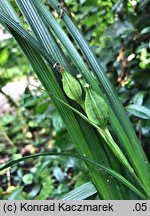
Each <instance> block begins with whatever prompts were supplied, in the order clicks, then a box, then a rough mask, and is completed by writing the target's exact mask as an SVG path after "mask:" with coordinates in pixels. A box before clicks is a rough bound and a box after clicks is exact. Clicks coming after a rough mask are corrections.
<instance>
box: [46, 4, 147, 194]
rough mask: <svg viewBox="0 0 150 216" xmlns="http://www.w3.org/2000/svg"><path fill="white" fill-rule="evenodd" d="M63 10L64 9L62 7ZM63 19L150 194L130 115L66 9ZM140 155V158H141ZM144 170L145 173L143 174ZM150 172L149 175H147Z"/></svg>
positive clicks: (141, 152) (145, 165) (143, 162)
mask: <svg viewBox="0 0 150 216" xmlns="http://www.w3.org/2000/svg"><path fill="white" fill-rule="evenodd" d="M48 1H49V3H50V5H51V6H53V8H54V9H55V10H57V11H58V13H59V12H60V7H58V1H57V0H48ZM62 10H63V9H62ZM62 19H63V21H64V23H65V26H66V27H67V29H68V30H69V32H70V34H71V35H72V37H73V38H74V40H75V41H76V42H77V44H78V46H79V47H80V49H81V51H82V53H83V54H84V56H85V57H86V59H87V61H88V63H89V64H90V66H91V68H92V69H93V71H94V72H95V74H96V76H97V78H98V79H99V81H100V84H101V86H102V87H103V89H104V91H105V93H106V95H107V98H108V100H109V102H110V105H111V107H112V109H113V111H114V113H115V115H116V116H117V117H118V119H119V121H120V123H119V121H118V119H117V118H116V116H115V115H114V114H113V112H111V122H112V125H113V127H114V129H115V131H117V135H118V137H119V138H120V140H121V143H122V144H123V147H124V149H125V150H126V151H127V154H128V155H129V158H130V160H131V162H132V164H133V165H134V167H135V169H136V171H137V173H138V175H139V177H140V179H141V181H142V182H143V184H144V186H145V188H147V190H148V192H149V194H150V184H149V181H150V166H149V163H148V160H147V158H146V156H145V154H144V152H143V150H142V148H141V145H140V143H139V141H138V139H137V137H136V135H135V132H134V130H133V127H132V126H131V123H130V121H129V120H128V117H127V115H126V113H125V111H124V108H123V106H122V104H121V103H120V101H119V99H118V96H117V94H116V92H115V90H114V88H113V87H112V85H111V83H110V81H109V80H108V78H107V76H106V74H105V73H104V71H103V68H102V66H101V65H100V63H99V62H98V61H97V59H96V57H95V56H94V54H93V52H92V51H91V49H90V48H89V46H88V44H87V43H86V41H85V40H84V38H83V36H82V34H81V33H80V31H79V30H78V29H77V28H76V27H75V25H74V24H73V22H72V21H71V19H70V17H69V16H68V15H67V13H66V12H65V11H63V14H62ZM125 132H126V134H125ZM139 156H140V158H139ZM143 172H144V174H143ZM147 173H148V175H147Z"/></svg>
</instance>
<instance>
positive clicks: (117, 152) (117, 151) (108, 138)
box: [98, 127, 135, 174]
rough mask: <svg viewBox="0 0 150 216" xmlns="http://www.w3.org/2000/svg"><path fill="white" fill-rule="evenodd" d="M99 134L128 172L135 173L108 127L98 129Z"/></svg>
mask: <svg viewBox="0 0 150 216" xmlns="http://www.w3.org/2000/svg"><path fill="white" fill-rule="evenodd" d="M98 132H99V133H100V135H101V136H102V137H103V138H104V140H105V141H106V143H107V144H108V146H109V147H110V149H111V150H112V151H113V153H114V154H115V155H116V157H117V158H118V159H119V160H120V161H121V163H122V164H123V165H125V166H126V167H127V169H128V170H129V171H130V173H132V174H133V173H135V172H134V170H133V168H132V167H131V165H130V164H129V162H128V160H127V159H126V157H125V156H124V154H123V152H122V151H121V149H120V148H119V146H118V145H117V144H116V142H115V141H114V140H113V138H112V136H111V134H110V132H109V130H108V128H107V127H106V128H105V129H100V130H99V131H98Z"/></svg>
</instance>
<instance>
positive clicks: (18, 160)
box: [0, 152, 146, 199]
mask: <svg viewBox="0 0 150 216" xmlns="http://www.w3.org/2000/svg"><path fill="white" fill-rule="evenodd" d="M48 155H49V156H50V155H55V156H64V157H74V158H78V159H80V160H83V161H85V162H88V163H90V164H92V165H95V166H97V167H98V168H99V169H100V170H104V171H105V172H107V173H109V174H110V175H112V176H114V177H115V178H117V179H118V180H119V181H121V182H122V183H123V184H125V185H126V186H127V187H129V188H130V189H131V190H133V191H134V192H135V193H136V194H138V195H139V196H140V197H141V198H142V199H146V197H145V196H144V195H143V194H142V193H141V192H140V191H139V190H138V189H137V188H136V187H135V186H134V185H133V184H131V183H130V182H129V181H128V180H127V179H125V178H124V177H123V176H121V175H120V174H119V173H117V172H115V171H114V170H112V169H110V168H108V167H106V166H103V165H101V164H98V163H96V162H95V161H93V160H91V159H89V158H87V157H83V156H80V155H75V154H71V153H65V152H62V153H57V152H45V153H39V154H33V155H29V156H24V157H22V158H19V159H16V160H12V161H10V162H8V163H7V164H5V165H2V166H1V167H0V172H1V171H3V170H5V169H7V168H9V167H11V166H13V165H15V164H17V163H19V162H21V161H25V160H28V159H31V158H35V157H41V156H48Z"/></svg>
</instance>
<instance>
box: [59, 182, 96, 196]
mask: <svg viewBox="0 0 150 216" xmlns="http://www.w3.org/2000/svg"><path fill="white" fill-rule="evenodd" d="M96 192H97V190H96V188H95V187H94V185H93V184H92V182H87V183H85V184H83V185H81V186H79V187H77V188H75V189H73V190H72V191H70V192H68V193H67V194H66V195H64V196H62V197H61V199H62V200H83V199H86V198H88V197H90V196H92V195H94V194H95V193H96Z"/></svg>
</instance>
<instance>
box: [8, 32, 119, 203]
mask: <svg viewBox="0 0 150 216" xmlns="http://www.w3.org/2000/svg"><path fill="white" fill-rule="evenodd" d="M9 30H10V31H11V33H12V34H13V36H14V37H15V39H16V40H17V42H18V43H19V45H20V47H21V48H22V50H23V52H24V53H25V55H26V56H27V58H28V60H29V61H30V63H31V65H32V67H33V69H34V70H35V71H36V73H37V76H38V77H39V79H40V80H41V82H42V84H43V86H44V87H45V89H46V90H47V92H52V94H54V93H55V94H56V95H57V96H58V97H60V98H63V99H64V100H65V101H66V99H65V98H64V96H63V94H62V92H61V90H60V87H59V86H58V85H57V83H56V81H55V79H54V77H53V76H52V74H51V73H50V71H49V70H48V69H47V67H46V65H45V63H44V61H43V60H42V58H41V57H40V55H39V54H38V53H37V52H36V51H35V49H34V48H33V47H30V46H29V45H28V43H26V41H25V39H23V38H21V37H20V36H19V35H18V34H16V32H15V31H14V30H13V29H11V28H9ZM51 99H52V100H53V102H54V104H55V106H56V108H57V110H58V112H59V113H60V115H61V117H62V119H63V120H64V122H65V124H66V127H67V129H68V131H69V133H70V135H71V137H72V139H73V141H74V143H75V144H76V146H77V149H78V150H79V151H80V152H81V153H82V154H83V155H87V156H88V157H90V158H94V155H95V151H97V150H96V149H93V150H94V151H93V152H92V151H91V150H90V148H89V146H88V145H87V142H86V139H85V137H84V135H83V133H82V131H81V129H80V127H79V125H78V123H77V121H76V119H75V118H74V115H73V114H72V111H71V112H70V109H66V108H65V107H63V106H62V105H61V103H60V102H58V101H56V99H54V98H51ZM68 116H69V121H68ZM89 172H90V174H91V176H92V179H93V182H94V184H95V186H96V188H97V190H98V191H99V192H100V194H101V196H102V197H103V199H116V198H117V197H118V198H119V196H120V194H119V193H118V195H117V194H112V193H111V191H109V190H108V188H109V186H110V184H107V182H104V180H103V173H102V175H100V173H98V172H97V171H96V170H94V169H93V168H91V167H90V166H89ZM104 175H105V173H104Z"/></svg>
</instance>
